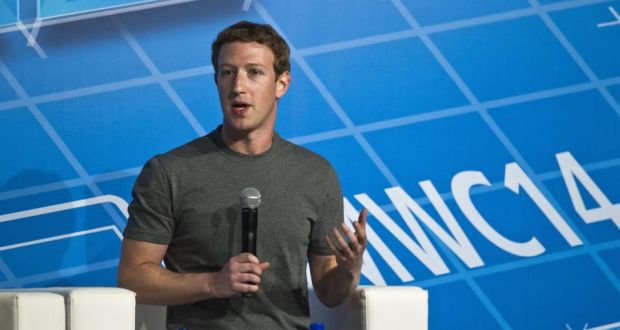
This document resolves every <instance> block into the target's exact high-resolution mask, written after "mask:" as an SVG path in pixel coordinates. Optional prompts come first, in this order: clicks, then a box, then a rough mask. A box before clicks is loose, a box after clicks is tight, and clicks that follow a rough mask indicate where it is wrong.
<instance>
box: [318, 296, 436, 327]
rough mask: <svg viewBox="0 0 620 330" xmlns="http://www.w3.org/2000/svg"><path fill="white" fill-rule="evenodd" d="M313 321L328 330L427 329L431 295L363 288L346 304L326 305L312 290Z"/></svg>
mask: <svg viewBox="0 0 620 330" xmlns="http://www.w3.org/2000/svg"><path fill="white" fill-rule="evenodd" d="M309 295H310V297H309V299H310V318H311V320H312V322H323V323H325V328H326V329H343V330H345V329H351V330H353V329H355V330H359V329H362V330H385V329H390V330H400V329H403V330H405V329H406V330H426V329H428V292H427V291H426V290H424V289H422V288H419V287H415V286H360V287H358V288H357V290H356V291H355V292H354V293H353V294H352V295H351V297H349V299H347V301H345V302H344V303H343V304H342V305H340V306H337V307H334V308H327V307H325V306H323V305H322V304H321V303H320V302H319V301H318V299H317V298H316V295H315V293H314V291H313V290H310V293H309Z"/></svg>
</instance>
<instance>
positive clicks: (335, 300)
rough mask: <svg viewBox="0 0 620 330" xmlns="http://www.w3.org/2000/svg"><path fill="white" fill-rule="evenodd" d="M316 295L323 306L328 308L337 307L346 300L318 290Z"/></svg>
mask: <svg viewBox="0 0 620 330" xmlns="http://www.w3.org/2000/svg"><path fill="white" fill-rule="evenodd" d="M315 294H316V297H317V298H319V301H320V302H321V304H323V305H324V306H325V307H327V308H334V307H337V306H339V305H340V304H342V303H343V302H344V300H345V298H343V297H337V296H335V295H333V294H329V293H328V292H325V290H316V291H315Z"/></svg>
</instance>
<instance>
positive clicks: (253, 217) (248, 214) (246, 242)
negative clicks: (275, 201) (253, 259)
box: [241, 207, 258, 298]
mask: <svg viewBox="0 0 620 330" xmlns="http://www.w3.org/2000/svg"><path fill="white" fill-rule="evenodd" d="M257 220H258V210H257V209H255V208H254V209H251V208H248V207H244V208H243V209H241V252H243V253H245V252H249V253H251V254H253V255H256V224H257V222H258V221H257ZM241 296H243V298H254V293H253V292H244V293H242V294H241Z"/></svg>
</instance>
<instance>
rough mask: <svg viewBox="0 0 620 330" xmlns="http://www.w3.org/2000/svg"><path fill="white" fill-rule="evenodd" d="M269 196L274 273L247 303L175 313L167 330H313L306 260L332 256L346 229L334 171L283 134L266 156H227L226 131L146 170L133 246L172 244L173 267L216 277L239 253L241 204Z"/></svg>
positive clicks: (214, 303) (265, 203) (267, 239)
mask: <svg viewBox="0 0 620 330" xmlns="http://www.w3.org/2000/svg"><path fill="white" fill-rule="evenodd" d="M246 187H255V188H257V189H258V190H259V191H260V193H261V195H262V203H261V205H260V207H259V208H258V229H257V255H258V258H259V259H260V260H261V261H269V262H270V263H271V268H270V269H269V270H267V271H266V272H265V273H264V274H263V277H262V282H261V284H260V290H259V292H258V293H257V294H256V297H255V298H253V299H247V298H242V297H241V296H240V295H236V296H234V297H231V298H228V299H207V300H204V301H200V302H196V303H193V304H186V305H177V306H169V307H168V329H177V328H181V327H188V328H189V329H191V330H198V329H246V328H247V329H249V328H250V327H251V328H252V329H307V327H308V323H309V307H308V291H307V282H306V264H307V256H308V253H310V252H312V253H317V254H322V255H328V254H331V252H330V250H329V248H328V247H327V246H326V244H325V242H324V236H325V235H327V234H328V232H330V230H331V228H333V227H334V226H336V225H338V224H339V223H340V222H342V221H343V210H342V193H341V190H340V185H339V183H338V179H337V177H336V174H335V172H334V170H333V168H332V166H331V165H330V164H329V162H327V161H326V160H325V159H323V158H322V157H320V156H318V155H316V154H315V153H313V152H311V151H309V150H306V149H304V148H301V147H299V146H296V145H294V144H292V143H289V142H287V141H285V140H283V139H282V138H280V137H279V136H278V135H277V134H276V135H275V136H274V139H273V144H272V147H271V148H270V149H269V150H268V151H266V152H264V153H263V154H260V155H258V156H247V155H242V154H239V153H235V152H234V151H232V150H230V149H228V148H227V147H226V146H225V145H224V143H223V142H222V139H221V133H220V129H219V128H218V129H216V130H214V131H213V132H211V133H210V134H209V135H207V136H204V137H201V138H198V139H196V140H194V141H192V142H190V143H188V144H185V145H183V146H181V147H179V148H177V149H174V150H172V151H170V152H168V153H165V154H162V155H158V156H156V157H154V158H152V159H151V160H149V162H148V163H147V164H146V165H145V167H144V168H143V170H142V173H141V174H140V176H139V177H138V179H137V180H136V184H135V186H134V190H133V201H132V203H131V205H130V207H129V215H130V216H129V222H128V224H127V227H126V229H125V237H126V238H130V239H134V240H140V241H147V242H151V243H157V244H164V245H168V250H167V253H166V256H165V258H164V261H165V263H166V267H167V268H168V269H170V270H171V271H174V272H178V273H195V272H214V271H218V270H220V269H221V268H222V267H223V266H224V264H225V263H226V262H228V260H229V259H230V258H231V257H233V256H235V255H238V254H239V253H240V252H241V206H240V202H239V195H240V193H241V190H243V189H244V188H246Z"/></svg>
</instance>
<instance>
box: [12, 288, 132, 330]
mask: <svg viewBox="0 0 620 330" xmlns="http://www.w3.org/2000/svg"><path fill="white" fill-rule="evenodd" d="M135 296H136V295H135V294H134V293H133V292H131V291H129V290H125V289H120V288H103V287H98V288H95V287H68V288H38V289H11V290H1V291H0V330H41V329H46V330H65V329H71V330H110V329H114V330H134V329H135V308H136V298H135Z"/></svg>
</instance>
